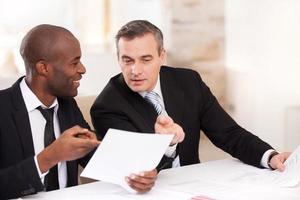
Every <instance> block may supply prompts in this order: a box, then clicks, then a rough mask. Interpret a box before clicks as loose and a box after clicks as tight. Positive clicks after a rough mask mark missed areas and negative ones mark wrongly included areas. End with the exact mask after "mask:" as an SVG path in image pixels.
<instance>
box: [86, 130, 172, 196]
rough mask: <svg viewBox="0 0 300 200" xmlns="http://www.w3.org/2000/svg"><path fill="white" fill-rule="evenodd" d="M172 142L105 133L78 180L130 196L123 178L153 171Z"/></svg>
mask: <svg viewBox="0 0 300 200" xmlns="http://www.w3.org/2000/svg"><path fill="white" fill-rule="evenodd" d="M172 138H173V135H161V134H149V133H135V132H129V131H121V130H116V129H109V130H108V132H107V133H106V135H105V137H104V139H103V141H102V142H101V144H100V146H99V147H98V149H97V150H96V152H95V154H94V155H93V157H92V158H91V160H90V161H89V163H88V164H87V166H86V167H85V169H84V170H83V172H82V173H81V176H84V177H88V178H92V179H96V180H102V181H107V182H111V183H115V184H118V185H121V186H122V187H124V188H125V189H127V190H128V191H131V192H134V191H133V190H132V189H131V188H130V187H129V186H128V185H127V183H126V181H125V177H126V176H129V175H130V174H132V173H135V174H138V173H140V172H142V171H149V170H153V169H154V168H155V167H156V166H157V165H158V163H159V161H160V160H161V158H162V157H163V155H164V153H165V151H166V149H167V148H168V146H169V144H170V142H171V141H172Z"/></svg>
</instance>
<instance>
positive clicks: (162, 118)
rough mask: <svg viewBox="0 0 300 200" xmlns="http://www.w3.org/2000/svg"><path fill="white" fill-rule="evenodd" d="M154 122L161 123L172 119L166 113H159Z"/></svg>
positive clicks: (163, 123)
mask: <svg viewBox="0 0 300 200" xmlns="http://www.w3.org/2000/svg"><path fill="white" fill-rule="evenodd" d="M156 122H157V123H158V124H161V125H165V124H170V123H173V120H172V118H171V117H169V116H168V115H159V116H158V117H157V119H156Z"/></svg>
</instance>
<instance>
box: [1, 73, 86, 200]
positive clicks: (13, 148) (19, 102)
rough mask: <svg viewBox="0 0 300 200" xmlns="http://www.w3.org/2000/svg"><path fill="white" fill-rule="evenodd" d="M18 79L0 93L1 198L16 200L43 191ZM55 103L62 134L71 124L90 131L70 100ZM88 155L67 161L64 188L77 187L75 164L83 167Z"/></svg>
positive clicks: (72, 100) (59, 100)
mask: <svg viewBox="0 0 300 200" xmlns="http://www.w3.org/2000/svg"><path fill="white" fill-rule="evenodd" d="M21 80H22V78H20V79H19V80H18V81H17V82H16V83H15V84H14V85H13V86H12V87H11V88H8V89H5V90H2V91H0V199H7V198H16V197H19V196H24V195H29V194H33V193H36V192H38V191H41V190H43V189H44V186H43V184H42V182H41V180H40V177H39V175H38V171H37V169H36V165H35V162H34V158H33V157H34V155H35V153H34V146H33V140H32V134H31V128H30V123H29V117H28V112H27V109H26V106H25V102H24V100H23V97H22V93H21V90H20V86H19V85H20V84H19V83H20V81H21ZM58 103H59V109H58V119H59V124H60V129H61V132H63V131H64V130H66V129H68V128H71V127H72V126H74V125H80V126H82V127H85V128H89V126H88V124H87V123H86V122H85V120H84V118H83V116H82V114H81V112H80V110H79V108H78V106H77V104H76V102H75V100H74V99H73V98H70V99H62V98H58ZM89 156H90V155H89ZM89 156H87V157H85V158H82V159H80V160H75V161H70V162H67V177H68V180H67V186H74V185H77V177H78V176H77V173H78V172H77V171H78V170H77V168H78V162H80V164H82V165H85V164H86V163H87V160H88V158H89Z"/></svg>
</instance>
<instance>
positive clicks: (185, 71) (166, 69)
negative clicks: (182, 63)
mask: <svg viewBox="0 0 300 200" xmlns="http://www.w3.org/2000/svg"><path fill="white" fill-rule="evenodd" d="M161 72H162V73H173V74H176V75H177V76H191V77H200V74H199V73H198V72H196V71H195V70H193V69H189V68H183V67H170V66H162V68H161Z"/></svg>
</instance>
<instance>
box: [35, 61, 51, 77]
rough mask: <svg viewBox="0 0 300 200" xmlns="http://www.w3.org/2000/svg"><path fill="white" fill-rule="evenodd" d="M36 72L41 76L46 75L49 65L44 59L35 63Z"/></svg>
mask: <svg viewBox="0 0 300 200" xmlns="http://www.w3.org/2000/svg"><path fill="white" fill-rule="evenodd" d="M35 70H36V73H37V74H39V75H42V76H47V74H48V71H49V66H48V64H47V63H46V62H45V61H44V60H40V61H38V62H37V63H36V64H35Z"/></svg>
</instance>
